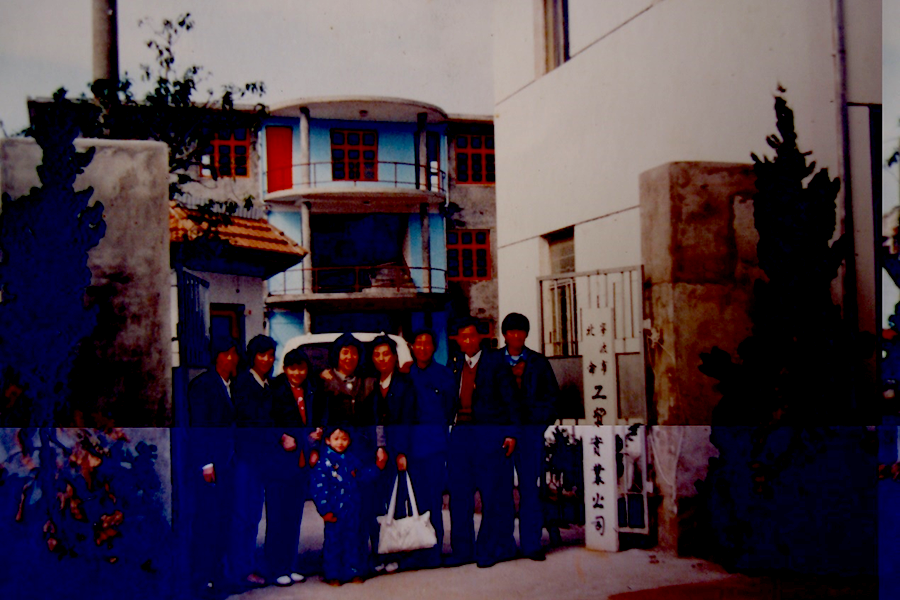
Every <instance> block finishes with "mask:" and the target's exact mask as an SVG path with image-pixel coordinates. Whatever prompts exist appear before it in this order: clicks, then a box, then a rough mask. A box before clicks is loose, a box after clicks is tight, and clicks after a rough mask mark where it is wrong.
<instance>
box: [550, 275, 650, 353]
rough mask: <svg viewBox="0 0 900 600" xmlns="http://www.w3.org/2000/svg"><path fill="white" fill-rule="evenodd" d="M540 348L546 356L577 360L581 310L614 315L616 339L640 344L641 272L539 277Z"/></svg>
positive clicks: (641, 315) (614, 336)
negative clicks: (604, 310) (607, 310)
mask: <svg viewBox="0 0 900 600" xmlns="http://www.w3.org/2000/svg"><path fill="white" fill-rule="evenodd" d="M538 284H539V287H540V294H541V325H542V340H541V347H542V350H543V352H544V354H546V355H547V356H578V354H579V352H578V341H579V338H580V330H581V328H580V318H581V316H580V315H581V309H582V308H590V307H593V308H606V307H611V308H612V309H613V311H614V320H613V323H612V326H613V339H614V340H616V341H617V342H622V343H623V344H624V343H625V342H626V341H627V342H630V343H632V344H633V342H634V341H635V340H637V341H640V339H641V331H642V328H643V325H642V323H643V314H642V306H643V302H642V295H641V268H640V267H625V268H622V269H605V270H597V271H588V272H582V273H565V274H559V275H551V276H548V277H539V278H538Z"/></svg>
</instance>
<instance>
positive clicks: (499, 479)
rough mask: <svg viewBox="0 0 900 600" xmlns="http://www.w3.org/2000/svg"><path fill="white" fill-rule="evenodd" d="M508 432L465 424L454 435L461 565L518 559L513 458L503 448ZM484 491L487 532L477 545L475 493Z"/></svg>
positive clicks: (454, 539)
mask: <svg viewBox="0 0 900 600" xmlns="http://www.w3.org/2000/svg"><path fill="white" fill-rule="evenodd" d="M504 437H505V433H504V430H503V429H502V428H498V427H491V426H484V425H462V426H456V427H454V428H453V431H452V432H451V434H450V453H449V456H448V472H449V487H450V539H451V545H452V548H453V555H454V559H455V560H456V561H471V560H472V558H475V559H476V560H477V561H478V563H480V564H493V563H495V562H497V561H501V560H506V559H509V558H512V557H513V556H514V555H515V551H516V542H515V538H514V537H513V529H514V528H515V508H514V504H513V459H512V458H511V457H506V451H505V450H504V448H503V439H504ZM476 489H477V490H478V491H479V492H481V528H480V529H479V532H478V540H477V542H476V541H475V523H474V513H475V500H474V495H475V490H476Z"/></svg>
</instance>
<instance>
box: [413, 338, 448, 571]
mask: <svg viewBox="0 0 900 600" xmlns="http://www.w3.org/2000/svg"><path fill="white" fill-rule="evenodd" d="M435 348H436V344H435V339H434V332H433V331H431V330H430V329H423V330H420V331H417V332H416V333H415V337H414V338H413V345H412V353H413V358H414V359H415V362H414V364H413V366H412V367H411V368H410V370H409V376H410V377H411V378H412V380H413V385H414V386H415V389H416V407H417V408H416V427H415V429H414V431H413V436H412V447H411V455H410V458H409V474H410V476H411V478H412V481H413V482H414V486H415V490H414V492H415V494H416V500H417V502H418V506H419V510H420V511H422V512H424V511H426V510H428V511H431V524H432V525H433V526H434V532H435V533H436V534H437V544H435V546H434V547H433V548H429V549H427V550H423V551H422V552H420V553H418V554H417V556H415V557H413V558H412V560H410V561H409V563H407V564H410V565H411V566H412V568H433V567H439V566H440V565H441V548H442V547H443V544H444V520H443V516H442V515H443V512H442V507H443V503H444V487H445V486H446V483H447V476H446V473H447V445H448V435H447V434H448V427H449V425H450V422H451V419H452V418H453V408H454V404H455V403H456V383H455V382H454V380H453V373H452V372H451V371H450V369H448V368H447V367H445V366H444V365H441V364H438V363H436V362H434V351H435Z"/></svg>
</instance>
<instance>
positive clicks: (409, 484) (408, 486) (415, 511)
mask: <svg viewBox="0 0 900 600" xmlns="http://www.w3.org/2000/svg"><path fill="white" fill-rule="evenodd" d="M406 491H408V492H409V502H410V504H412V511H413V516H415V517H418V516H419V507H418V506H416V495H415V494H414V493H413V488H412V478H411V477H410V476H409V471H406Z"/></svg>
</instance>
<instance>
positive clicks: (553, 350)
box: [541, 227, 578, 356]
mask: <svg viewBox="0 0 900 600" xmlns="http://www.w3.org/2000/svg"><path fill="white" fill-rule="evenodd" d="M545 239H546V240H547V246H548V249H549V250H550V273H551V275H556V276H557V277H556V278H554V279H548V280H546V281H544V282H543V283H542V285H541V287H542V290H543V291H542V295H543V298H542V303H543V309H544V317H543V318H544V331H545V332H546V333H547V335H548V339H547V340H545V345H544V351H545V353H546V354H547V356H575V355H577V354H578V339H577V337H576V335H575V332H576V329H575V325H576V322H575V319H576V315H577V312H578V303H577V301H576V296H575V279H574V278H572V277H571V276H569V277H566V276H565V275H566V274H571V273H574V272H575V230H574V228H572V227H567V228H565V229H561V230H560V231H557V232H554V233H552V234H549V235H547V236H545Z"/></svg>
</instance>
